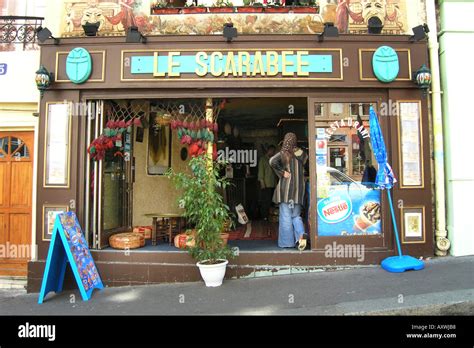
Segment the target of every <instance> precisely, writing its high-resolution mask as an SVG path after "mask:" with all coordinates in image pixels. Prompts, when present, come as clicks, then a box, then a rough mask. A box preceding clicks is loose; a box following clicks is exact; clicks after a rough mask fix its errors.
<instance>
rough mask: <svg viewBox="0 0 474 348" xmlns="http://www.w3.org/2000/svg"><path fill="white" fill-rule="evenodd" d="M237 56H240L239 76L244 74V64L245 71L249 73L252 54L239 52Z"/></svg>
mask: <svg viewBox="0 0 474 348" xmlns="http://www.w3.org/2000/svg"><path fill="white" fill-rule="evenodd" d="M237 56H238V57H239V71H238V74H239V76H243V69H244V65H245V73H246V74H247V75H248V74H249V73H250V54H249V53H248V52H239V53H237Z"/></svg>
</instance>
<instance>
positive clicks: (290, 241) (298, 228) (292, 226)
mask: <svg viewBox="0 0 474 348" xmlns="http://www.w3.org/2000/svg"><path fill="white" fill-rule="evenodd" d="M303 234H304V225H303V219H302V218H301V205H300V204H293V205H290V204H288V203H280V217H279V228H278V246H279V247H280V248H293V247H294V246H295V245H296V242H297V241H298V240H299V239H300V237H301V236H302V235H303Z"/></svg>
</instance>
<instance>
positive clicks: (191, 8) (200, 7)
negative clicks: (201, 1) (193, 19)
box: [181, 4, 207, 14]
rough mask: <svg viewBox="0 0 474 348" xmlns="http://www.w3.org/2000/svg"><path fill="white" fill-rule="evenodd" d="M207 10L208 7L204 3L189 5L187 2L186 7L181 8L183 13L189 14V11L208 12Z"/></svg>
mask: <svg viewBox="0 0 474 348" xmlns="http://www.w3.org/2000/svg"><path fill="white" fill-rule="evenodd" d="M206 12H207V7H206V6H204V5H198V6H195V5H190V6H188V5H187V4H186V6H185V7H183V8H182V9H181V13H184V14H188V13H206Z"/></svg>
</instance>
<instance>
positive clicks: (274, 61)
mask: <svg viewBox="0 0 474 348" xmlns="http://www.w3.org/2000/svg"><path fill="white" fill-rule="evenodd" d="M276 75H278V53H277V52H275V51H268V52H267V76H276Z"/></svg>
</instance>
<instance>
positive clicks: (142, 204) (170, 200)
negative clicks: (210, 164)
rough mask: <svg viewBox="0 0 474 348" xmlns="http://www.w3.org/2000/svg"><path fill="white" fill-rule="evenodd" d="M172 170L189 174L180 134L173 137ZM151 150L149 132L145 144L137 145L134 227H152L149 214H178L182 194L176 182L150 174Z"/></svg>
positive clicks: (174, 132)
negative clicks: (180, 194)
mask: <svg viewBox="0 0 474 348" xmlns="http://www.w3.org/2000/svg"><path fill="white" fill-rule="evenodd" d="M171 143H172V145H171V146H172V148H171V167H172V168H173V170H175V171H187V169H188V167H187V163H188V160H187V161H182V160H181V157H180V151H181V148H182V147H183V145H181V144H180V143H179V141H178V137H177V134H176V131H173V133H172V136H171ZM147 147H148V129H145V135H144V137H143V142H142V143H137V142H135V143H134V156H135V183H134V185H133V225H134V226H145V225H151V218H147V217H145V216H144V214H147V213H157V212H160V213H176V212H179V211H180V209H179V207H178V203H177V198H178V191H177V190H176V188H175V186H174V185H173V183H172V182H171V181H170V180H169V179H168V178H166V177H165V176H163V175H148V174H147V170H146V156H147Z"/></svg>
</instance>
